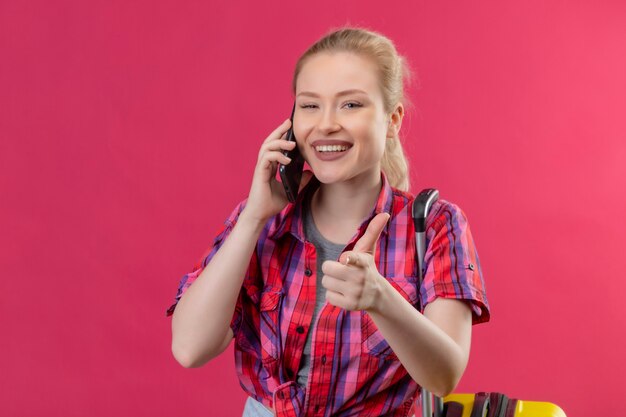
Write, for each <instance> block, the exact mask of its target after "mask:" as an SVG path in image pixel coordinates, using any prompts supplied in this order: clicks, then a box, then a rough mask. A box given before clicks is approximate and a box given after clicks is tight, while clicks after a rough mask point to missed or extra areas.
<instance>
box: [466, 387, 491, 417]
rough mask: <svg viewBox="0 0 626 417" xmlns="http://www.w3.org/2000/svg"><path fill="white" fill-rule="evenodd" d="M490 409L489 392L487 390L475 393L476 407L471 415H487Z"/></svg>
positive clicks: (473, 416)
mask: <svg viewBox="0 0 626 417" xmlns="http://www.w3.org/2000/svg"><path fill="white" fill-rule="evenodd" d="M488 410H489V394H488V393H486V392H478V393H476V395H474V407H472V414H470V417H487V411H488Z"/></svg>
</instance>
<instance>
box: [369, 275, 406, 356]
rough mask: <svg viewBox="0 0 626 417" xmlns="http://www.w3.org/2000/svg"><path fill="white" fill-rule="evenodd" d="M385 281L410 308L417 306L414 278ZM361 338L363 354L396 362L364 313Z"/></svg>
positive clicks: (376, 329) (386, 344) (383, 339)
mask: <svg viewBox="0 0 626 417" xmlns="http://www.w3.org/2000/svg"><path fill="white" fill-rule="evenodd" d="M387 280H388V281H389V282H390V283H391V285H392V286H393V287H394V289H395V290H396V291H398V292H399V293H400V294H401V295H402V297H403V298H404V299H405V300H407V301H408V302H409V303H411V305H412V306H414V307H415V306H416V305H417V304H418V300H419V291H418V288H417V282H418V280H417V278H416V277H392V278H387ZM361 336H362V343H361V349H362V351H363V353H364V354H366V355H371V356H375V357H379V358H381V359H384V360H398V357H397V356H396V354H395V353H394V351H393V350H392V349H391V346H389V343H388V342H387V340H386V339H385V337H384V336H383V334H382V333H381V332H380V330H378V327H376V324H374V320H372V318H371V317H370V316H369V314H367V312H365V311H361Z"/></svg>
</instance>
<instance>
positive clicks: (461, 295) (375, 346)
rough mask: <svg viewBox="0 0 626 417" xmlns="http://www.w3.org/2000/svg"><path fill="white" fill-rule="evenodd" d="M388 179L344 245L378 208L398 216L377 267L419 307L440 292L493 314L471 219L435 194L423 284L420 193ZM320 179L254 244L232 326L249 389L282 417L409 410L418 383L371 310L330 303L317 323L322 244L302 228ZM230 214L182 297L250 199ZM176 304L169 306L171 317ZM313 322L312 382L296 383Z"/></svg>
mask: <svg viewBox="0 0 626 417" xmlns="http://www.w3.org/2000/svg"><path fill="white" fill-rule="evenodd" d="M382 179H383V186H382V189H381V192H380V195H379V197H378V201H377V203H376V207H375V208H374V210H373V211H372V213H371V215H370V216H369V217H368V218H367V219H366V220H365V221H364V222H363V224H362V225H361V226H360V227H359V230H358V231H357V233H356V234H355V235H354V236H353V238H352V240H351V241H350V243H349V244H348V245H347V246H346V248H345V249H344V250H346V251H347V250H351V249H352V248H353V246H354V244H355V243H356V241H357V240H359V238H360V237H361V236H362V235H363V233H365V230H366V228H367V225H368V224H369V221H370V220H371V219H372V218H373V217H374V216H375V215H376V214H378V213H381V212H387V213H389V214H390V215H391V218H390V219H389V222H388V223H387V225H386V226H385V228H384V229H383V232H382V234H381V237H380V239H379V240H378V244H377V248H376V255H375V259H376V264H377V267H378V271H379V272H380V274H381V275H382V276H384V277H386V278H387V279H388V280H389V281H390V282H391V284H392V285H393V286H394V288H395V289H396V290H398V291H399V292H400V294H402V296H403V297H404V298H406V299H407V300H408V301H409V302H410V303H411V304H412V305H414V306H415V308H416V309H418V310H420V312H422V313H423V311H424V307H425V306H426V305H427V304H428V303H429V302H431V301H433V300H434V299H435V298H437V297H445V298H457V299H463V300H467V302H468V303H469V305H470V306H471V308H472V321H473V323H474V324H477V323H481V322H486V321H488V320H489V305H488V302H487V298H486V294H485V286H484V282H483V278H482V273H481V269H480V262H479V260H478V254H477V252H476V248H475V247H474V242H473V239H472V235H471V233H470V229H469V225H468V223H467V219H466V217H465V215H464V213H463V211H461V209H460V208H459V207H457V206H456V205H454V204H452V203H449V202H447V201H445V200H441V199H440V200H439V201H437V202H436V203H435V204H434V205H433V206H432V208H431V210H430V213H429V215H428V218H427V219H426V227H427V229H426V247H427V249H426V254H425V259H424V282H423V283H422V285H421V287H420V286H419V285H418V278H417V276H418V275H417V269H416V268H417V262H416V259H415V232H414V228H413V222H412V218H411V203H412V200H413V196H411V195H410V194H408V193H405V192H402V191H400V190H397V189H395V188H392V187H391V186H390V185H389V183H388V182H387V179H386V177H385V175H384V174H382ZM317 186H319V182H318V181H317V180H316V179H315V177H313V179H312V181H311V182H310V183H309V184H308V185H307V186H306V188H305V189H304V190H303V192H301V193H300V195H299V196H298V200H297V201H296V203H294V204H289V205H287V207H285V209H283V211H281V212H280V213H278V214H277V215H276V216H274V217H273V218H272V219H270V221H268V223H267V224H266V226H265V228H264V229H263V231H262V233H261V235H260V237H259V240H258V242H257V245H256V250H255V251H254V253H253V255H252V257H251V259H250V264H249V267H248V270H247V272H246V277H245V279H244V282H243V287H242V289H241V291H240V293H239V297H238V299H237V304H236V308H235V313H234V316H233V319H232V322H231V328H232V330H233V333H234V335H235V364H236V369H237V373H238V376H239V381H240V383H241V386H242V387H243V389H244V390H245V391H246V392H247V393H248V395H250V396H251V397H253V398H255V399H256V400H257V401H260V402H261V403H263V404H264V405H265V406H267V407H270V408H273V409H274V410H275V412H276V415H277V416H294V417H295V416H305V415H306V416H355V415H359V416H370V415H371V416H381V415H385V416H407V415H408V414H409V412H410V410H411V408H412V405H413V402H414V400H415V398H416V396H417V395H419V392H420V389H419V386H418V385H417V383H415V381H413V380H412V379H411V377H410V376H409V374H408V373H407V371H406V370H405V369H404V367H403V366H402V364H401V363H400V361H399V360H398V358H397V357H396V355H395V354H394V352H393V351H392V350H391V348H390V347H389V344H388V343H387V342H386V341H385V339H384V338H383V336H382V334H381V333H380V331H378V329H377V328H376V326H375V325H374V322H373V321H372V319H371V318H370V317H369V316H368V314H367V313H366V312H364V311H346V310H343V309H341V308H338V307H335V306H333V305H330V304H328V303H326V304H324V306H323V307H322V310H321V311H320V313H319V315H318V317H317V320H316V322H315V323H311V320H312V317H313V311H314V308H315V287H316V250H315V247H314V246H313V244H312V243H310V242H308V241H307V240H306V239H305V236H304V225H303V222H302V208H303V206H302V201H303V196H304V194H305V193H307V192H312V191H313V190H314V189H315V188H316V187H317ZM245 203H246V200H244V201H242V202H241V203H240V204H239V205H238V206H237V207H236V208H235V210H234V211H233V212H232V214H231V215H230V217H229V218H228V219H227V220H226V222H225V224H224V226H223V228H222V230H221V231H220V232H219V233H218V235H217V237H216V238H215V241H214V242H213V245H212V247H211V248H210V249H209V250H208V251H207V254H205V256H203V257H202V258H201V260H200V262H199V263H198V264H197V265H196V266H195V267H194V269H193V271H192V272H190V273H188V274H186V275H184V276H183V277H182V279H181V281H180V284H179V288H178V293H177V295H176V303H177V302H178V300H179V299H180V297H181V296H182V295H183V293H184V291H185V290H186V289H187V288H188V287H189V286H190V285H191V284H192V283H193V281H194V280H195V279H196V278H197V277H198V275H199V274H200V272H202V270H203V269H204V267H205V266H206V265H207V264H208V263H209V262H210V261H211V259H212V257H213V255H215V253H216V252H217V251H218V250H219V248H220V247H221V245H222V244H223V243H224V241H225V240H226V238H227V237H228V235H229V233H230V232H231V230H232V229H233V226H234V225H235V223H236V222H237V219H238V217H239V215H240V213H241V211H242V210H243V208H244V206H245ZM176 303H175V304H174V305H172V306H171V307H170V308H169V310H168V311H167V314H168V315H171V314H172V313H173V311H174V308H175V307H176ZM309 327H311V331H312V332H313V336H312V345H311V369H310V372H309V379H308V383H307V386H306V387H301V386H299V385H298V384H297V383H296V382H295V381H296V376H297V373H298V369H299V365H300V359H301V357H302V351H303V348H304V344H305V341H306V337H307V332H308V331H309Z"/></svg>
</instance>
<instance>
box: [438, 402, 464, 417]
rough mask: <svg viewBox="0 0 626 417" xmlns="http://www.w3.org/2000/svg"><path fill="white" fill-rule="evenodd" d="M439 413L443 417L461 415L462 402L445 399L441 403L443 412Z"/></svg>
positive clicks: (458, 416) (460, 416)
mask: <svg viewBox="0 0 626 417" xmlns="http://www.w3.org/2000/svg"><path fill="white" fill-rule="evenodd" d="M441 415H442V416H444V417H463V404H461V403H457V402H456V401H447V402H445V403H443V413H442V414H441Z"/></svg>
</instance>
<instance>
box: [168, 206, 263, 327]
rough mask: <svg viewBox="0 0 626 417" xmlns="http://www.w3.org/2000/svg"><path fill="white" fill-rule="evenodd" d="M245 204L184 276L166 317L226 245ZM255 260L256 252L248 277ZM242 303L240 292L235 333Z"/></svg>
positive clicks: (229, 219)
mask: <svg viewBox="0 0 626 417" xmlns="http://www.w3.org/2000/svg"><path fill="white" fill-rule="evenodd" d="M245 203H246V200H244V201H242V202H241V203H239V204H238V205H237V207H236V208H235V209H234V210H233V212H232V213H231V214H230V216H229V217H228V219H226V221H225V222H224V224H223V225H222V226H221V228H220V230H219V231H218V233H217V235H216V237H215V238H214V239H213V244H212V245H211V246H210V247H209V248H208V249H207V250H206V251H205V253H204V255H202V257H201V258H200V259H199V261H198V262H197V263H196V265H194V267H193V268H192V271H191V272H189V273H187V274H185V275H183V276H182V278H181V279H180V281H179V283H178V290H177V292H176V296H175V297H174V304H172V305H171V306H170V307H169V308H168V309H167V311H166V316H171V315H172V314H174V310H175V309H176V305H177V304H178V302H179V301H180V299H181V297H182V296H183V294H184V293H185V291H186V290H187V289H188V288H189V287H191V285H192V284H193V283H194V281H195V280H196V279H197V278H198V276H199V275H200V274H201V273H202V271H203V270H204V268H205V267H206V266H207V265H208V264H209V262H211V259H213V256H215V254H216V253H217V252H218V251H219V249H220V248H221V247H222V245H223V244H224V242H225V241H226V239H227V238H228V236H229V235H230V232H231V231H232V230H233V228H234V227H235V224H236V223H237V220H238V219H239V215H240V214H241V212H242V211H243V209H244V207H245ZM255 258H256V251H255V252H253V255H252V259H251V260H250V266H249V267H248V271H247V272H246V274H247V275H250V274H251V273H252V272H253V271H254V270H256V268H254V265H256V259H255ZM241 302H242V301H241V292H240V294H239V296H238V297H237V304H236V306H235V312H234V314H233V319H232V321H231V324H230V327H231V328H232V329H233V332H236V331H237V329H238V328H239V326H240V324H241V312H242V305H241Z"/></svg>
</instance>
